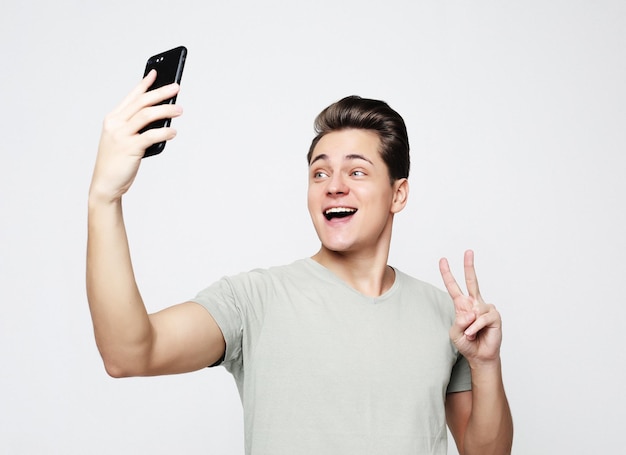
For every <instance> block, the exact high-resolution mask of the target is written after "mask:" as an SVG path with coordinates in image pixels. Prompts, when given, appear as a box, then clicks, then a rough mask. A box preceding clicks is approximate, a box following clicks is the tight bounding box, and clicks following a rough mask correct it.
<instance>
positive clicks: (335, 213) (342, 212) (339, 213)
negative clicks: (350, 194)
mask: <svg viewBox="0 0 626 455" xmlns="http://www.w3.org/2000/svg"><path fill="white" fill-rule="evenodd" d="M356 211H357V209H351V208H348V207H333V208H331V209H328V210H326V211H325V212H324V216H325V217H326V219H327V220H328V221H330V220H332V219H334V218H345V217H347V216H350V215H354V214H355V213H356Z"/></svg>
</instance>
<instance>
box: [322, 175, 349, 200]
mask: <svg viewBox="0 0 626 455" xmlns="http://www.w3.org/2000/svg"><path fill="white" fill-rule="evenodd" d="M327 191H328V194H329V195H345V194H348V193H349V192H350V188H349V187H348V185H347V184H346V181H345V177H344V176H343V175H342V174H341V172H335V173H333V175H332V177H331V178H330V180H329V182H328V188H327Z"/></svg>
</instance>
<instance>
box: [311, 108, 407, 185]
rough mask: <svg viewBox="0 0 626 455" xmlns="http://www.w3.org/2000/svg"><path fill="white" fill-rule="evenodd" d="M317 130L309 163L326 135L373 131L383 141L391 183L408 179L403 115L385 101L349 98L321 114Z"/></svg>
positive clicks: (384, 159)
mask: <svg viewBox="0 0 626 455" xmlns="http://www.w3.org/2000/svg"><path fill="white" fill-rule="evenodd" d="M314 128H315V132H316V133H317V135H316V136H315V138H314V139H313V141H312V142H311V147H309V153H308V154H307V161H308V162H309V163H310V162H311V156H312V155H313V150H314V149H315V146H316V145H317V143H318V142H319V141H320V139H321V138H322V137H324V136H325V135H326V134H328V133H331V132H333V131H340V130H344V129H350V128H354V129H362V130H370V131H373V132H375V133H376V134H377V135H378V137H379V139H380V155H381V157H382V159H383V161H384V162H385V164H386V165H387V168H388V169H389V178H390V180H391V182H392V183H393V182H395V181H396V180H398V179H402V178H408V176H409V169H410V166H411V161H410V157H409V137H408V134H407V131H406V125H405V124H404V120H403V119H402V117H401V116H400V114H398V113H397V112H396V111H394V110H393V109H392V108H391V107H389V105H388V104H387V103H385V102H384V101H379V100H373V99H367V98H361V97H360V96H348V97H346V98H343V99H342V100H339V101H337V102H336V103H333V104H331V105H330V106H328V107H327V108H326V109H324V110H323V111H322V112H320V114H319V115H318V116H317V118H316V119H315V126H314Z"/></svg>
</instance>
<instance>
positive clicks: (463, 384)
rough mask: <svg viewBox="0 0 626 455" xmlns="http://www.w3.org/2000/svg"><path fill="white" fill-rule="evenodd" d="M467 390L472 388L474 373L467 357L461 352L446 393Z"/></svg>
mask: <svg viewBox="0 0 626 455" xmlns="http://www.w3.org/2000/svg"><path fill="white" fill-rule="evenodd" d="M467 390H472V373H471V371H470V367H469V363H467V359H466V358H465V357H463V356H462V355H460V354H459V357H458V358H457V361H456V363H455V364H454V366H453V367H452V373H451V374H450V382H449V383H448V389H447V390H446V393H453V392H465V391H467Z"/></svg>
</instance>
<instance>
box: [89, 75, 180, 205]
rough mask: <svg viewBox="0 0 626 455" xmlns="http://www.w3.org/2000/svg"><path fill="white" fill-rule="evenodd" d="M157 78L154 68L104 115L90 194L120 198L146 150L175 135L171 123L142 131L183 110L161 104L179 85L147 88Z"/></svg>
mask: <svg viewBox="0 0 626 455" xmlns="http://www.w3.org/2000/svg"><path fill="white" fill-rule="evenodd" d="M156 77H157V74H156V71H154V70H152V71H150V72H149V73H148V74H147V76H146V77H145V78H144V79H143V80H142V81H141V82H140V83H139V85H137V86H136V87H135V88H134V89H133V90H132V91H131V92H130V93H129V94H128V95H127V96H126V98H125V99H124V100H123V101H122V103H121V104H120V105H119V106H117V107H116V108H115V109H114V110H113V111H112V112H110V113H109V114H108V115H107V116H106V117H105V119H104V123H103V126H102V135H101V137H100V145H99V147H98V155H97V158H96V165H95V169H94V174H93V178H92V182H91V188H90V197H96V198H98V199H102V200H103V201H107V202H112V201H114V200H117V199H119V198H121V197H122V195H123V194H124V193H126V191H128V189H129V188H130V186H131V185H132V183H133V181H134V179H135V176H136V175H137V171H138V169H139V165H140V163H141V159H142V158H143V157H144V154H145V151H146V149H147V148H148V147H150V146H151V145H152V144H157V143H161V142H165V141H168V140H170V139H173V138H174V137H175V136H176V130H174V129H173V128H172V127H170V126H165V127H162V128H152V129H148V130H145V131H143V132H141V131H142V129H144V128H145V127H146V126H148V125H150V124H151V123H153V122H155V121H157V120H161V119H168V118H174V117H178V116H180V115H181V114H182V109H181V108H180V107H179V106H177V105H175V104H160V103H163V102H164V101H165V100H168V99H170V98H173V97H175V96H176V95H177V94H178V91H179V90H180V86H179V85H178V84H176V83H174V84H169V85H165V86H163V87H160V88H157V89H154V90H150V91H148V89H149V88H150V87H151V86H152V84H153V83H154V81H155V80H156Z"/></svg>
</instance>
